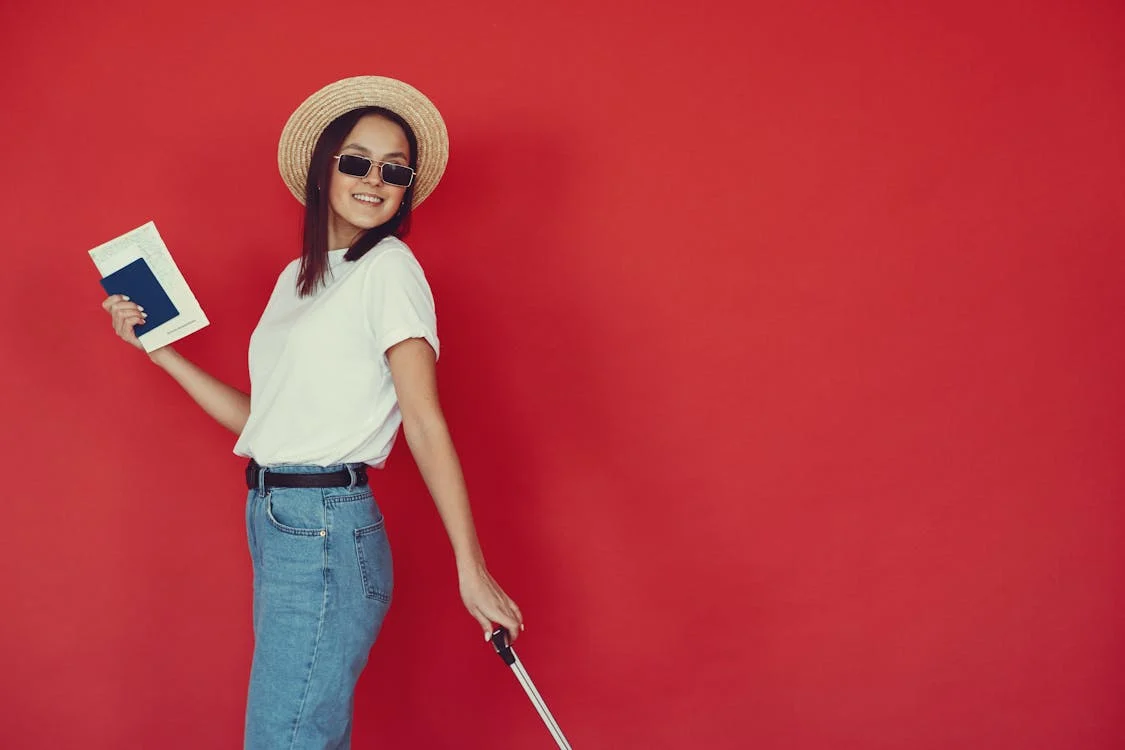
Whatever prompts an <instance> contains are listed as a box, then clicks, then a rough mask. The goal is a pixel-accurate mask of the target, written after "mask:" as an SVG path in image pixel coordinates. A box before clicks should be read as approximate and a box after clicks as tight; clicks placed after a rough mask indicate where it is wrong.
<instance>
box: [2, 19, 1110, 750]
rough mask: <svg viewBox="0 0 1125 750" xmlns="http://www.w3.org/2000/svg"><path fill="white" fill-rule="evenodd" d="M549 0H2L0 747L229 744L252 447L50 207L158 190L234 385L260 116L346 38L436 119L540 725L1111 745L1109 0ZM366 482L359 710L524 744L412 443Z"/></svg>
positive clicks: (135, 203)
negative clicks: (122, 339)
mask: <svg viewBox="0 0 1125 750" xmlns="http://www.w3.org/2000/svg"><path fill="white" fill-rule="evenodd" d="M536 6H537V4H536V3H527V2H520V1H517V0H482V2H478V3H453V2H440V1H439V0H417V2H413V3H410V4H402V3H398V4H393V5H386V4H373V3H362V4H361V3H358V2H351V1H350V0H343V1H341V2H336V3H332V4H327V3H297V2H274V3H251V2H239V1H236V2H233V3H231V2H227V1H226V0H224V1H223V2H219V1H218V0H197V1H196V2H193V3H177V4H174V5H173V4H160V3H149V2H144V3H142V2H134V1H133V0H127V1H123V2H109V3H89V4H81V3H74V4H70V3H67V4H64V3H62V2H61V1H60V0H50V1H43V0H41V1H40V2H35V3H31V2H24V3H5V4H4V5H3V6H2V7H0V70H2V71H3V74H2V75H0V109H2V111H3V115H2V116H0V164H2V166H3V173H4V179H3V180H2V181H0V206H3V216H4V222H3V223H4V247H5V261H4V264H5V266H6V272H5V273H4V274H3V275H2V276H0V279H2V281H0V283H2V285H3V287H2V289H0V305H3V310H2V311H0V312H2V320H3V337H2V350H0V351H2V356H3V361H4V367H3V368H0V398H2V399H3V404H2V406H3V412H2V413H3V415H4V431H3V440H4V445H3V446H2V448H3V450H2V455H3V461H4V489H3V495H4V501H3V505H2V506H0V507H2V510H0V518H3V520H4V522H5V530H4V532H3V542H2V544H0V550H2V552H0V562H2V564H3V591H4V602H3V612H2V616H0V664H2V667H0V712H2V714H3V718H2V720H0V746H3V747H5V748H20V749H23V748H52V749H53V748H70V747H84V748H115V749H116V748H140V747H146V748H161V749H162V750H174V749H177V748H203V747H207V748H211V747H215V748H219V747H224V748H225V747H236V746H238V744H239V742H240V737H241V723H242V709H243V699H244V695H245V686H246V677H247V672H248V668H249V661H250V653H251V632H250V612H249V606H250V591H249V586H250V580H249V559H248V554H247V552H246V547H245V537H244V531H243V528H242V513H243V508H242V502H243V496H244V495H243V493H244V490H243V488H242V486H241V478H240V470H241V462H240V461H239V460H238V459H237V458H235V457H234V456H233V455H231V453H230V450H231V447H232V445H233V437H232V436H231V435H229V434H226V433H224V431H223V430H222V429H221V428H219V427H218V426H217V425H215V424H213V423H211V422H209V421H208V419H207V418H206V417H205V416H204V415H203V414H202V413H201V412H199V411H198V410H197V409H196V408H195V407H194V406H193V405H192V404H191V403H190V402H189V401H188V400H187V398H186V397H184V396H183V395H182V394H181V393H179V392H178V391H177V388H176V387H175V386H174V385H173V384H172V382H171V381H170V380H169V379H167V378H166V377H163V376H162V374H161V373H160V372H158V371H157V370H156V369H155V368H154V367H152V366H151V365H150V364H149V363H148V362H147V361H145V360H144V358H143V357H141V356H138V355H137V354H136V353H135V352H133V351H130V350H128V349H127V347H125V346H124V345H122V344H120V343H119V342H117V341H115V340H114V337H113V335H112V334H111V332H110V330H109V326H108V324H107V320H106V317H105V315H104V314H103V313H102V311H101V310H100V308H99V307H98V303H99V301H100V299H101V294H100V289H99V287H98V284H97V276H96V274H95V272H94V268H93V265H92V264H91V263H90V261H89V259H88V258H87V257H86V250H87V249H88V248H90V247H93V246H94V245H96V244H99V243H101V242H103V241H105V240H107V239H109V238H111V237H113V236H116V235H117V234H120V233H122V232H124V231H126V230H129V229H132V228H133V227H135V226H138V225H140V224H142V223H144V222H145V221H148V220H149V219H154V220H155V221H156V222H157V226H158V227H159V229H160V231H161V232H162V234H163V236H164V237H165V239H166V241H167V242H168V244H169V246H170V247H171V249H172V251H173V253H174V254H175V256H176V258H177V260H178V262H179V264H180V266H181V268H182V269H183V271H184V273H185V275H186V277H187V278H188V280H189V282H190V283H191V284H192V286H193V287H194V288H195V290H196V292H197V295H198V297H199V299H200V301H201V302H202V304H203V306H204V308H205V309H206V310H207V312H208V314H209V316H210V317H211V320H212V322H213V324H212V326H211V327H210V328H208V329H207V330H206V331H204V332H202V333H199V334H197V335H195V336H193V337H191V338H190V339H189V340H187V341H186V342H185V343H184V344H183V347H182V349H183V350H184V351H185V352H186V353H187V354H188V355H189V356H191V357H193V358H194V359H196V360H197V361H199V362H200V363H201V364H203V365H204V366H205V367H206V368H208V369H209V370H211V371H212V372H214V373H215V374H217V375H219V376H221V377H224V378H226V379H229V380H230V381H232V382H234V383H237V384H241V385H243V386H245V385H246V383H247V376H246V372H245V359H244V358H245V349H246V342H247V338H248V336H249V333H250V331H251V329H252V327H253V325H254V323H255V322H256V319H257V316H258V314H259V313H260V311H261V308H262V306H263V305H264V303H265V300H266V297H267V295H268V293H269V290H270V288H271V286H272V284H273V281H274V278H275V276H276V273H277V272H278V270H279V269H280V268H281V267H282V265H284V263H285V262H286V261H287V260H288V259H289V258H290V257H292V256H293V255H294V254H295V252H296V245H297V226H298V220H299V213H298V207H297V205H296V204H295V203H294V201H293V200H292V198H291V197H290V196H289V193H288V192H287V191H286V189H285V188H284V186H283V185H282V183H281V180H280V178H279V177H278V175H277V169H276V161H275V158H276V157H275V154H276V143H277V136H278V134H279V132H280V130H281V126H282V124H283V123H284V121H285V118H286V117H287V116H288V114H289V112H290V111H291V110H292V109H293V107H294V106H296V104H297V103H298V102H299V101H300V100H301V99H302V98H303V97H304V96H306V95H307V94H309V93H311V92H312V91H313V90H315V89H317V88H318V87H320V86H321V85H323V84H325V83H327V82H329V81H331V80H334V79H336V78H339V77H343V76H346V75H355V74H362V73H380V74H386V75H393V76H398V77H401V78H404V79H406V80H409V81H410V82H412V83H414V84H415V85H417V86H419V87H420V88H421V89H423V90H424V91H426V92H427V93H428V94H429V95H430V96H431V97H432V98H433V99H434V101H435V102H436V103H437V104H438V105H439V107H440V108H441V109H442V111H443V112H444V114H445V116H446V118H447V120H448V123H449V127H450V130H451V132H452V161H451V163H450V168H449V172H448V173H447V177H446V179H445V181H444V183H443V184H442V185H441V187H440V188H439V189H438V191H437V192H436V193H435V194H434V196H433V198H431V199H430V200H429V201H427V202H426V205H425V206H424V207H423V208H422V209H421V210H420V211H419V214H418V216H417V223H416V231H415V234H414V235H413V239H412V244H413V246H414V248H415V250H416V251H417V253H418V255H419V256H420V258H421V259H422V261H423V264H424V265H425V266H426V268H427V271H428V273H429V276H430V278H431V281H432V284H433V287H434V290H435V293H436V296H437V299H438V311H439V318H440V321H441V332H442V340H443V343H444V347H443V358H442V363H441V365H440V376H441V383H442V389H443V397H444V401H445V404H446V408H447V411H448V416H449V419H450V422H451V424H452V427H453V429H454V433H455V437H456V439H457V441H458V445H459V447H460V450H461V453H462V454H463V459H464V463H465V466H466V471H467V474H468V479H469V481H470V488H471V491H472V493H473V497H474V503H475V509H476V513H477V517H478V520H479V525H480V529H481V534H482V537H483V540H484V542H485V546H486V552H487V553H488V557H489V561H490V564H491V566H492V568H493V569H494V572H495V574H496V575H497V577H498V578H499V579H500V580H501V582H502V583H503V584H504V585H505V587H506V588H508V589H509V591H510V592H511V593H512V594H513V595H514V596H515V597H516V599H517V601H518V602H519V603H520V604H521V606H522V608H523V610H524V612H525V614H526V617H527V632H526V636H525V638H524V639H523V640H522V641H521V642H520V647H519V651H520V654H521V657H522V658H523V660H524V662H525V663H526V665H527V666H528V669H529V671H530V672H531V674H532V676H533V677H534V678H535V680H536V682H537V684H538V685H539V687H540V689H541V691H542V692H543V694H544V696H545V697H546V698H547V700H548V702H549V704H550V705H551V706H552V708H553V709H554V710H555V713H556V715H557V717H558V719H559V721H560V723H561V724H562V726H563V728H564V729H565V730H566V731H567V733H568V735H569V736H570V739H571V741H572V743H573V744H574V746H575V747H577V748H686V747H691V748H709V749H710V748H744V747H753V748H759V749H762V750H765V749H766V748H777V749H779V750H804V749H808V750H813V749H816V750H821V749H823V748H857V749H862V750H877V749H879V748H913V749H916V750H925V749H929V748H933V749H934V750H938V749H941V750H947V749H948V748H1021V749H1023V748H1027V749H1030V748H1044V749H1047V748H1049V749H1051V750H1058V749H1060V748H1081V749H1082V750H1095V749H1099V748H1117V747H1123V746H1125V715H1123V713H1122V701H1123V698H1125V694H1123V693H1125V679H1123V678H1122V674H1123V667H1125V552H1123V548H1122V545H1121V544H1120V538H1121V529H1122V522H1123V521H1125V506H1123V503H1122V499H1123V494H1125V463H1123V461H1122V450H1123V448H1125V427H1123V421H1122V414H1123V408H1125V390H1123V389H1122V380H1123V376H1125V346H1123V344H1125V342H1123V340H1122V338H1123V336H1122V320H1123V315H1122V314H1123V312H1125V309H1123V308H1125V262H1123V260H1122V253H1121V250H1122V246H1123V241H1125V211H1123V209H1125V189H1123V187H1122V185H1123V183H1125V180H1123V174H1122V173H1123V164H1125V136H1123V135H1122V134H1123V133H1125V94H1123V92H1125V56H1123V55H1122V50H1123V49H1125V7H1123V6H1122V5H1121V4H1120V3H1118V2H1109V1H1108V0H1105V1H1103V2H1091V1H1087V2H1063V0H1058V2H1034V1H1033V2H1022V3H1007V4H1005V3H1000V4H997V3H981V2H973V3H968V2H954V3H950V2H927V3H893V2H851V3H835V2H822V3H819V4H816V3H812V4H809V3H805V4H791V3H766V2H753V3H743V2H735V1H734V0H729V1H728V2H716V1H706V0H705V1H704V2H697V3H688V4H685V3H679V2H677V3H657V4H653V3H647V2H639V0H636V1H630V2H623V3H610V2H597V3H595V2H589V1H588V0H577V1H575V2H569V3H566V4H565V5H564V4H558V5H557V6H554V7H543V8H539V7H536ZM779 6H780V7H779ZM95 8H96V9H95ZM376 486H377V491H378V496H379V498H380V501H381V503H382V505H383V506H384V510H385V512H386V515H387V517H388V520H389V526H390V530H391V534H392V540H393V543H394V545H395V551H396V574H397V576H398V581H397V584H398V585H397V586H396V602H395V605H394V607H393V608H392V610H391V614H390V617H389V620H388V622H387V625H386V628H385V629H384V632H383V635H382V636H381V638H380V640H379V643H378V644H377V645H376V647H375V651H374V653H373V656H372V663H371V666H370V667H369V668H368V670H367V673H366V674H365V675H364V677H363V680H362V681H361V683H360V689H359V694H358V700H357V714H358V720H357V726H356V743H355V745H356V747H357V748H368V747H370V748H375V747H409V748H452V747H457V748H508V747H511V748H547V747H550V746H551V741H550V739H549V737H548V736H547V734H546V732H545V731H544V730H543V729H542V727H541V726H540V725H539V723H538V719H537V717H536V715H535V713H534V712H533V711H532V709H531V707H530V705H529V704H528V703H527V702H526V700H525V699H524V697H523V695H522V692H521V691H520V690H519V687H518V685H517V684H516V682H515V681H514V680H513V679H511V677H510V675H509V674H507V673H506V670H504V668H503V667H502V665H501V664H500V662H499V661H498V660H497V659H496V657H495V656H494V655H492V653H491V652H490V650H489V649H488V648H487V647H486V646H485V645H484V644H482V643H480V634H479V630H478V628H477V626H476V624H475V623H474V622H473V621H472V620H471V619H470V618H469V616H468V615H467V614H465V613H464V612H463V611H462V610H461V606H460V603H459V601H458V598H457V594H456V582H455V576H454V570H453V566H452V559H451V555H450V553H449V552H448V547H447V543H446V541H445V539H444V536H443V533H442V532H441V529H440V525H439V523H438V520H437V517H436V514H435V512H434V511H433V510H432V505H431V504H430V502H429V500H428V499H427V497H426V496H425V494H424V491H423V488H422V484H421V482H420V480H419V478H418V476H417V472H416V470H415V469H414V467H413V465H412V463H411V461H410V458H409V455H408V453H407V451H406V450H405V449H402V448H401V446H400V450H399V452H398V453H397V454H396V456H395V457H392V466H391V467H390V468H389V469H388V471H387V472H385V474H384V475H383V476H380V477H379V479H378V481H377V485H376Z"/></svg>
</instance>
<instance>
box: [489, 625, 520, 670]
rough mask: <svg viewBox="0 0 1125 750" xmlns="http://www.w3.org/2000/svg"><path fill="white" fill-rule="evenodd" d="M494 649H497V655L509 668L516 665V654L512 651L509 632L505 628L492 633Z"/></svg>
mask: <svg viewBox="0 0 1125 750" xmlns="http://www.w3.org/2000/svg"><path fill="white" fill-rule="evenodd" d="M491 640H492V647H493V648H494V649H496V654H497V655H498V656H499V657H500V658H501V659H502V660H503V661H504V663H505V664H507V665H508V666H509V667H510V666H512V665H513V664H515V663H516V652H515V651H512V644H511V639H510V638H509V636H508V631H507V630H505V629H504V628H496V629H495V630H493V631H492V639H491Z"/></svg>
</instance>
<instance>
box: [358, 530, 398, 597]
mask: <svg viewBox="0 0 1125 750" xmlns="http://www.w3.org/2000/svg"><path fill="white" fill-rule="evenodd" d="M355 552H356V558H357V559H358V561H359V577H360V580H361V581H362V582H363V595H364V596H366V597H367V598H368V599H377V600H379V601H381V602H389V601H390V600H391V592H392V590H393V588H394V570H393V568H392V566H391V565H392V564H391V544H390V542H389V541H388V540H387V532H386V530H385V529H384V528H383V519H382V518H380V519H379V520H378V521H376V522H375V523H373V524H371V525H370V526H364V527H363V528H359V529H356V530H355Z"/></svg>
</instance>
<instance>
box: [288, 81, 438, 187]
mask: <svg viewBox="0 0 1125 750" xmlns="http://www.w3.org/2000/svg"><path fill="white" fill-rule="evenodd" d="M360 107H383V108H385V109H389V110H391V111H392V112H394V113H395V114H397V115H399V116H400V117H401V118H402V119H403V120H405V121H406V122H407V124H408V125H410V128H411V129H412V130H413V131H414V136H415V138H417V140H418V158H417V162H418V167H417V168H418V173H417V175H415V177H414V203H413V206H414V207H415V208H416V207H418V206H419V205H421V203H422V201H424V200H425V199H426V198H427V196H429V194H430V193H432V192H433V190H434V188H435V187H437V184H438V182H439V181H440V180H441V176H442V174H443V173H444V172H445V165H446V164H447V163H448V161H449V133H448V132H447V131H446V129H445V121H444V120H442V118H441V113H440V112H438V109H437V107H435V106H434V104H433V102H431V101H430V100H429V99H428V98H426V96H425V94H423V93H422V92H421V91H419V90H418V89H416V88H414V87H413V86H411V85H410V84H408V83H403V82H402V81H399V80H396V79H394V78H386V77H384V76H355V77H353V78H344V79H342V80H339V81H336V82H335V83H330V84H328V85H327V86H325V87H324V88H322V89H321V90H320V91H317V92H316V93H315V94H313V95H312V96H310V97H309V98H308V99H305V101H304V102H302V103H301V106H299V107H297V109H296V110H294V112H293V114H292V115H290V116H289V120H288V121H287V122H286V123H285V127H284V128H282V130H281V140H280V141H279V142H278V146H277V166H278V169H279V170H281V179H283V180H285V185H286V187H288V188H289V192H291V193H292V194H293V197H294V198H296V199H297V200H298V201H299V202H300V203H301V204H302V205H304V203H305V181H306V179H307V177H308V172H309V162H310V161H311V160H312V152H313V148H314V147H315V146H316V142H317V139H319V138H320V134H321V133H323V132H324V129H325V128H326V127H328V125H329V123H331V122H332V121H333V120H335V119H336V118H337V117H339V116H340V115H342V114H344V113H346V112H350V111H351V110H353V109H359V108H360Z"/></svg>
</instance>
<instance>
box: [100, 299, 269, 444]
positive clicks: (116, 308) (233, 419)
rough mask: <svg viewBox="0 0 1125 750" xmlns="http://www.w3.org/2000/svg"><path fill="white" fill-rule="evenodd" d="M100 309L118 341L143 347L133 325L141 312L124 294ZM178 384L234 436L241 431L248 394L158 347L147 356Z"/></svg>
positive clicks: (168, 348)
mask: <svg viewBox="0 0 1125 750" xmlns="http://www.w3.org/2000/svg"><path fill="white" fill-rule="evenodd" d="M102 309H103V310H105V311H106V312H107V313H109V315H110V318H111V319H112V320H113V330H114V331H116V332H117V335H118V336H120V337H121V339H122V340H124V341H126V342H128V343H129V344H132V345H133V346H134V347H136V348H137V349H141V350H142V351H143V350H144V346H142V345H141V342H140V339H138V338H137V336H136V334H135V333H134V332H133V327H134V326H137V325H140V324H142V323H143V322H144V319H145V317H146V314H145V312H144V311H143V310H142V309H141V308H140V307H139V306H138V305H137V304H136V303H135V302H131V301H130V300H129V298H128V297H124V296H122V295H120V294H115V295H113V296H111V297H107V298H106V300H105V301H104V302H102ZM148 356H149V359H151V360H152V361H153V363H155V364H156V365H158V366H160V367H161V368H162V369H163V370H164V371H165V372H167V373H168V374H169V375H171V376H172V378H173V379H174V380H175V381H176V382H177V383H179V384H180V386H181V387H183V389H184V390H185V391H187V393H188V395H189V396H191V397H192V399H194V400H195V403H197V404H199V406H200V407H201V408H202V409H203V411H205V412H207V414H208V415H210V416H211V417H212V418H213V419H214V420H215V421H216V422H218V423H219V424H221V425H222V426H223V427H226V428H227V429H228V430H230V431H231V432H233V433H234V434H236V435H239V434H241V433H242V428H243V427H245V426H246V420H247V419H248V418H249V417H250V396H249V395H248V394H246V393H243V392H242V391H240V390H238V389H237V388H234V387H233V386H230V385H227V384H226V383H224V382H223V381H221V380H219V379H218V378H216V377H214V376H212V375H210V374H209V373H207V372H205V371H204V370H203V369H201V368H200V367H199V366H198V365H196V364H195V363H193V362H191V361H190V360H188V359H187V358H186V357H184V356H183V355H182V354H180V353H179V352H177V351H176V350H175V349H173V348H172V347H171V346H165V347H161V348H160V349H157V350H155V351H154V352H152V353H151V354H149V355H148Z"/></svg>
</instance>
